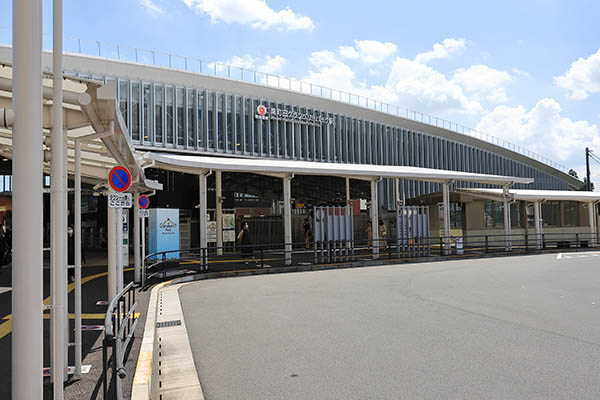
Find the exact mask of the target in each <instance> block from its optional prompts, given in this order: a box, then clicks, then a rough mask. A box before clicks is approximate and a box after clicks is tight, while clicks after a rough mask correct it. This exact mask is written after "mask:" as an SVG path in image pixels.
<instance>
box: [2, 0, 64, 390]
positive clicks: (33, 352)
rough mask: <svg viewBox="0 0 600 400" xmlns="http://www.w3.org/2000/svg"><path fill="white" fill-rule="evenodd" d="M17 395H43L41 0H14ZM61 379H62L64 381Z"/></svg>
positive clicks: (14, 381)
mask: <svg viewBox="0 0 600 400" xmlns="http://www.w3.org/2000/svg"><path fill="white" fill-rule="evenodd" d="M12 26H13V100H12V101H13V109H14V111H15V123H14V125H13V243H12V245H13V264H12V265H13V268H12V316H13V319H12V343H11V349H12V350H11V351H12V361H11V373H12V377H11V386H12V398H13V399H32V400H37V399H39V400H41V399H42V396H43V394H42V374H41V370H42V368H43V365H42V362H43V332H44V328H43V324H42V295H43V290H42V277H43V274H42V231H43V224H42V221H43V218H42V207H43V201H42V171H43V169H42V159H43V153H42V2H41V0H14V1H13V21H12ZM61 383H62V382H61Z"/></svg>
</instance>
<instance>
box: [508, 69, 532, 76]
mask: <svg viewBox="0 0 600 400" xmlns="http://www.w3.org/2000/svg"><path fill="white" fill-rule="evenodd" d="M512 72H513V74H515V75H516V76H521V77H523V78H529V77H530V76H531V75H530V74H529V72H527V71H523V70H520V69H519V68H517V67H514V68H513V69H512Z"/></svg>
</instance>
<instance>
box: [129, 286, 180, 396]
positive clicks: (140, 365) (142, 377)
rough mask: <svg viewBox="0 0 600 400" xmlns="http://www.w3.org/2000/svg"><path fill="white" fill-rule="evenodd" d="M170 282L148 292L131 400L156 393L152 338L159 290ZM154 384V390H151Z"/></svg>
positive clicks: (155, 346) (155, 368)
mask: <svg viewBox="0 0 600 400" xmlns="http://www.w3.org/2000/svg"><path fill="white" fill-rule="evenodd" d="M168 284H170V282H163V283H160V284H158V285H156V286H155V287H154V288H153V289H152V292H151V293H150V300H149V301H148V314H147V316H146V324H145V325H144V336H143V338H142V344H141V346H140V353H139V357H138V361H137V366H136V369H135V376H134V378H133V386H132V390H131V399H132V400H148V399H152V398H153V397H152V393H153V392H154V393H157V392H156V390H157V389H158V380H157V379H156V376H155V374H156V371H157V366H158V365H157V357H153V354H154V353H155V350H156V348H157V344H156V342H155V340H154V338H155V334H156V316H157V315H156V313H157V308H158V294H159V292H160V290H161V289H162V288H163V287H164V286H167V285H168ZM153 386H156V390H153Z"/></svg>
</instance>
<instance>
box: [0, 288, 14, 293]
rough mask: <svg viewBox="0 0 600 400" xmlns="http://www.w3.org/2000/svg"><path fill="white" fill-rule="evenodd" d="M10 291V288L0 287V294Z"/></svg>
mask: <svg viewBox="0 0 600 400" xmlns="http://www.w3.org/2000/svg"><path fill="white" fill-rule="evenodd" d="M11 290H12V288H11V287H0V294H2V293H6V292H10V291H11Z"/></svg>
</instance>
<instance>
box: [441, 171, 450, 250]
mask: <svg viewBox="0 0 600 400" xmlns="http://www.w3.org/2000/svg"><path fill="white" fill-rule="evenodd" d="M442 202H443V210H442V211H443V212H444V254H446V255H448V254H450V182H444V183H442Z"/></svg>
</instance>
